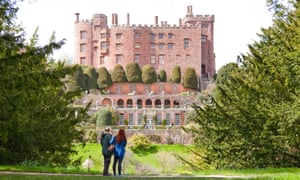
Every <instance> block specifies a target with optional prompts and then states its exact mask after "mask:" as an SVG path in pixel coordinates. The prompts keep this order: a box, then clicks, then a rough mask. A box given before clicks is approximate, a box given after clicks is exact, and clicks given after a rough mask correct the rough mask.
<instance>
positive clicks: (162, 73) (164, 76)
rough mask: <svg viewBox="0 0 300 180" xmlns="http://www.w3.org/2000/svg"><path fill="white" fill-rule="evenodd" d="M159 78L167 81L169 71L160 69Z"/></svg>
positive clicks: (161, 80)
mask: <svg viewBox="0 0 300 180" xmlns="http://www.w3.org/2000/svg"><path fill="white" fill-rule="evenodd" d="M158 79H159V81H160V82H166V81H167V73H166V71H165V70H160V71H159V74H158Z"/></svg>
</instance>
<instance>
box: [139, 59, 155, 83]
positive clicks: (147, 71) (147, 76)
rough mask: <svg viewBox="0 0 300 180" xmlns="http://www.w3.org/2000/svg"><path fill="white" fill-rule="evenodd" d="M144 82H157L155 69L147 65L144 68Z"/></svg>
mask: <svg viewBox="0 0 300 180" xmlns="http://www.w3.org/2000/svg"><path fill="white" fill-rule="evenodd" d="M142 81H143V82H144V83H154V82H156V81H157V77H156V73H155V69H154V68H153V66H151V65H150V64H146V65H144V66H143V68H142Z"/></svg>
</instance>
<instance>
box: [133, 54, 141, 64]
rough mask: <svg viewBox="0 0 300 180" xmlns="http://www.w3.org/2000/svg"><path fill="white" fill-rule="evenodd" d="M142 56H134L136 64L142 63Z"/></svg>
mask: <svg viewBox="0 0 300 180" xmlns="http://www.w3.org/2000/svg"><path fill="white" fill-rule="evenodd" d="M140 56H141V55H140V54H135V55H134V62H136V63H139V62H140Z"/></svg>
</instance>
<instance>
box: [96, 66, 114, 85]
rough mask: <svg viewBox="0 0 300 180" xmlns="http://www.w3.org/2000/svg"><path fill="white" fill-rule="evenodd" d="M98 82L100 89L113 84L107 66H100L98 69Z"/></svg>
mask: <svg viewBox="0 0 300 180" xmlns="http://www.w3.org/2000/svg"><path fill="white" fill-rule="evenodd" d="M97 84H98V87H99V89H105V88H107V87H109V86H111V85H112V79H111V76H110V74H109V72H108V71H107V69H106V68H105V67H100V68H99V69H98V79H97Z"/></svg>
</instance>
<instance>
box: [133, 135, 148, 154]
mask: <svg viewBox="0 0 300 180" xmlns="http://www.w3.org/2000/svg"><path fill="white" fill-rule="evenodd" d="M128 142H129V147H130V148H131V149H132V150H133V151H135V150H147V149H150V148H151V141H150V140H149V138H148V137H146V136H145V135H144V134H134V135H132V136H131V137H130V138H129V140H128Z"/></svg>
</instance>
